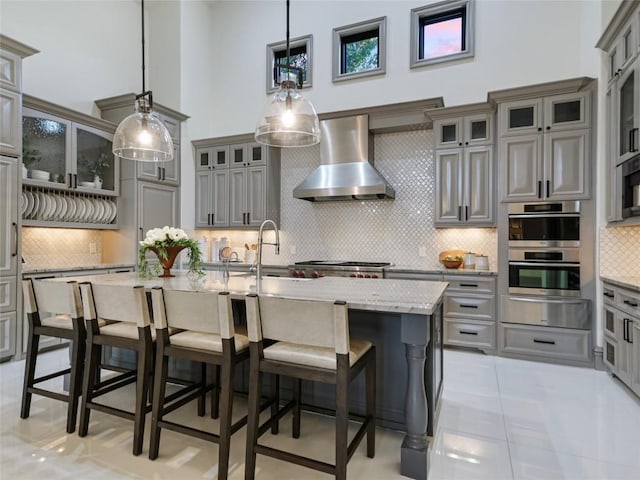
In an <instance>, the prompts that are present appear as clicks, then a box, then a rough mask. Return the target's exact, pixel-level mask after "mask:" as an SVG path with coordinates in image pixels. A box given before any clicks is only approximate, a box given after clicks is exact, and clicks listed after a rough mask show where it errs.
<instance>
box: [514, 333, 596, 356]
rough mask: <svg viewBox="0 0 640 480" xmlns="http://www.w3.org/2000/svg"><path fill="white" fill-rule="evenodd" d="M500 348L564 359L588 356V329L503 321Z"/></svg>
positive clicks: (589, 349)
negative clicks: (508, 323) (516, 323)
mask: <svg viewBox="0 0 640 480" xmlns="http://www.w3.org/2000/svg"><path fill="white" fill-rule="evenodd" d="M502 328H503V335H502V342H503V345H502V351H503V352H512V353H520V354H528V355H537V356H544V357H555V358H559V359H563V360H578V361H589V360H591V332H589V331H586V330H570V329H564V328H552V327H539V328H536V327H525V326H520V325H502Z"/></svg>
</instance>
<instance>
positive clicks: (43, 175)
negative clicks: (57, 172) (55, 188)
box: [31, 170, 51, 182]
mask: <svg viewBox="0 0 640 480" xmlns="http://www.w3.org/2000/svg"><path fill="white" fill-rule="evenodd" d="M50 175H51V174H50V173H49V172H45V171H44V170H31V178H33V179H34V180H44V181H45V182H48V181H49V176H50Z"/></svg>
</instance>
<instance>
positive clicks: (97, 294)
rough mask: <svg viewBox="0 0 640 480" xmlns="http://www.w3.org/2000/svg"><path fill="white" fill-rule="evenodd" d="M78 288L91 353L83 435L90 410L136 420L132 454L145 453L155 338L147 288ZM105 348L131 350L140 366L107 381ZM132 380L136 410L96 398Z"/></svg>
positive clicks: (84, 388)
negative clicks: (102, 361) (104, 375)
mask: <svg viewBox="0 0 640 480" xmlns="http://www.w3.org/2000/svg"><path fill="white" fill-rule="evenodd" d="M80 292H81V294H82V305H83V309H84V319H85V322H86V327H87V354H86V365H85V371H84V378H83V383H82V391H83V395H82V405H81V408H80V426H79V432H78V433H79V435H80V436H81V437H84V436H86V435H87V433H88V429H89V417H90V413H91V410H98V411H101V412H104V413H109V414H111V415H116V416H118V417H121V418H125V419H128V420H133V422H134V427H133V454H134V455H139V454H140V453H141V452H142V441H143V437H144V422H145V415H146V414H147V413H148V412H149V411H151V405H150V404H148V403H147V399H148V396H149V395H148V393H149V384H150V381H151V367H152V358H153V343H154V340H155V330H153V329H152V328H151V320H150V314H149V306H148V304H147V297H146V294H145V291H144V288H143V287H142V286H135V287H127V286H120V285H99V284H91V283H89V282H85V283H81V284H80ZM104 320H107V321H111V322H110V323H106V322H104ZM103 346H111V347H119V348H127V349H130V350H133V351H134V352H135V353H136V355H137V361H136V363H137V366H136V368H135V369H134V370H125V371H123V372H121V373H119V374H117V375H116V376H114V377H111V378H109V379H106V380H104V381H103V380H102V379H101V378H100V373H99V368H98V367H99V365H100V358H101V356H102V347H103ZM134 382H135V384H136V394H135V407H134V411H133V412H131V411H126V410H123V409H120V408H116V407H112V406H109V405H106V404H103V403H98V402H97V401H96V399H97V398H98V397H100V396H102V395H104V394H106V393H109V392H112V391H113V390H116V389H119V388H121V387H124V386H126V385H129V384H131V383H134Z"/></svg>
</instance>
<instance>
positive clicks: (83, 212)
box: [76, 197, 87, 223]
mask: <svg viewBox="0 0 640 480" xmlns="http://www.w3.org/2000/svg"><path fill="white" fill-rule="evenodd" d="M76 203H77V204H78V209H77V210H76V221H77V222H81V223H85V222H86V221H87V204H86V203H84V198H82V197H77V198H76Z"/></svg>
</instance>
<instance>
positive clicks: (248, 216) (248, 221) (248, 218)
mask: <svg viewBox="0 0 640 480" xmlns="http://www.w3.org/2000/svg"><path fill="white" fill-rule="evenodd" d="M250 219H251V212H247V225H249V224H250V223H251V220H250Z"/></svg>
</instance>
